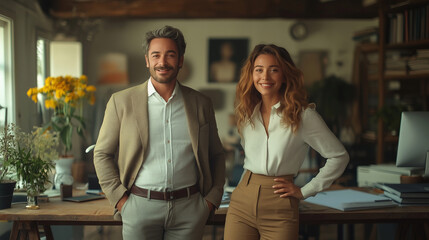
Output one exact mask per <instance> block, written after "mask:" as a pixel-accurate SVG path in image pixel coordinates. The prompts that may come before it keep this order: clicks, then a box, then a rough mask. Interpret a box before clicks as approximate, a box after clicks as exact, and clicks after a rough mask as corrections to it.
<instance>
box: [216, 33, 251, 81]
mask: <svg viewBox="0 0 429 240" xmlns="http://www.w3.org/2000/svg"><path fill="white" fill-rule="evenodd" d="M248 46H249V39H247V38H212V39H209V61H208V63H209V66H208V81H209V82H211V83H236V82H238V80H239V77H240V69H241V67H242V65H243V63H244V61H245V60H246V58H247V54H248Z"/></svg>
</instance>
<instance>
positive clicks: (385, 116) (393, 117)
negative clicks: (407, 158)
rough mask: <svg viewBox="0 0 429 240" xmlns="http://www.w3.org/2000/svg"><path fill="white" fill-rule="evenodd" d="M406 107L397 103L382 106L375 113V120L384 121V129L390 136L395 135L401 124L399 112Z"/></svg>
mask: <svg viewBox="0 0 429 240" xmlns="http://www.w3.org/2000/svg"><path fill="white" fill-rule="evenodd" d="M406 110H407V108H406V107H405V106H404V105H402V104H400V103H398V104H392V105H384V106H382V107H381V108H380V109H379V110H378V111H377V112H376V114H375V116H374V117H375V120H378V119H381V120H382V121H383V123H384V129H385V130H387V132H388V133H390V135H392V136H397V135H398V133H399V127H400V125H401V114H402V112H403V111H406Z"/></svg>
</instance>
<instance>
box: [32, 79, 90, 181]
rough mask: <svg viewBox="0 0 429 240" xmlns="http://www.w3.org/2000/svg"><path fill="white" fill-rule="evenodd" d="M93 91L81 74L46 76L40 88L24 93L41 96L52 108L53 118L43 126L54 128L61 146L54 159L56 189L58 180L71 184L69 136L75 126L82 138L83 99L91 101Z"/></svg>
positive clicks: (48, 106) (72, 159)
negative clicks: (58, 153)
mask: <svg viewBox="0 0 429 240" xmlns="http://www.w3.org/2000/svg"><path fill="white" fill-rule="evenodd" d="M95 90H96V88H95V87H94V86H92V85H88V79H87V77H86V76H85V75H82V76H80V77H72V76H59V77H48V78H46V80H45V85H44V86H43V87H41V88H30V89H29V90H28V92H27V95H28V96H29V97H30V98H31V99H32V100H33V101H34V102H36V103H37V102H38V95H39V94H40V95H41V96H42V97H43V99H44V102H43V103H42V104H44V107H45V108H46V109H53V113H52V117H51V119H50V121H49V122H48V123H47V124H46V125H45V129H47V128H49V129H52V130H54V131H57V132H58V133H59V134H60V135H59V136H60V140H61V143H62V147H63V150H62V153H61V156H60V158H59V159H58V160H57V161H56V162H55V170H56V173H55V178H54V187H55V188H56V189H59V187H60V185H61V183H64V184H67V185H71V184H72V183H73V177H72V175H71V165H72V163H73V162H74V157H73V155H72V154H71V150H72V137H73V133H74V132H75V131H74V130H75V129H76V132H77V133H78V134H79V135H80V136H81V137H84V129H85V121H84V119H83V116H82V115H83V104H84V103H86V102H89V103H90V104H91V105H93V104H94V102H95V95H94V92H95Z"/></svg>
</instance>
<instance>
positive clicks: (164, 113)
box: [135, 79, 197, 191]
mask: <svg viewBox="0 0 429 240" xmlns="http://www.w3.org/2000/svg"><path fill="white" fill-rule="evenodd" d="M148 115H149V126H148V128H149V145H148V152H147V155H146V157H145V160H144V162H143V165H142V168H141V169H140V172H139V174H138V176H137V179H136V182H135V185H136V186H138V187H141V188H147V189H150V190H154V191H164V190H176V189H180V188H184V187H189V186H192V185H194V184H195V183H196V182H197V167H196V161H195V156H194V152H193V151H192V143H191V138H190V136H189V129H188V120H187V116H186V111H185V105H184V101H183V97H182V92H181V91H180V88H179V87H178V84H177V83H176V86H175V88H174V91H173V94H172V95H171V97H170V99H168V101H167V102H166V101H165V100H164V99H163V98H162V97H161V96H160V95H159V94H158V92H156V90H155V88H154V86H153V84H152V82H151V80H150V79H149V82H148Z"/></svg>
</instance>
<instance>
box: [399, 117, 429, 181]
mask: <svg viewBox="0 0 429 240" xmlns="http://www.w3.org/2000/svg"><path fill="white" fill-rule="evenodd" d="M396 166H397V167H419V168H422V169H425V175H428V174H429V169H428V168H429V112H402V116H401V127H400V129H399V141H398V153H397V156H396Z"/></svg>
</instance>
